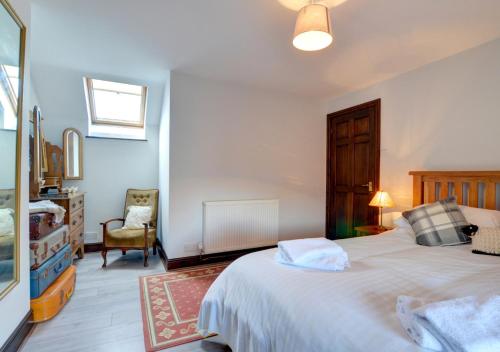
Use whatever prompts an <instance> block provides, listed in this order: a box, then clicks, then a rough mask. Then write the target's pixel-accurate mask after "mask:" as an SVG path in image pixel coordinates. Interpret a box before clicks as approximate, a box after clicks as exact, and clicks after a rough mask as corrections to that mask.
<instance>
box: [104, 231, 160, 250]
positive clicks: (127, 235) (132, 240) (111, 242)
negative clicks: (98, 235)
mask: <svg viewBox="0 0 500 352" xmlns="http://www.w3.org/2000/svg"><path fill="white" fill-rule="evenodd" d="M155 241H156V229H154V228H150V229H149V231H148V246H152V245H153V243H154V242H155ZM106 247H123V248H126V247H128V248H142V247H144V229H134V230H128V229H121V228H118V229H114V230H108V233H107V234H106Z"/></svg>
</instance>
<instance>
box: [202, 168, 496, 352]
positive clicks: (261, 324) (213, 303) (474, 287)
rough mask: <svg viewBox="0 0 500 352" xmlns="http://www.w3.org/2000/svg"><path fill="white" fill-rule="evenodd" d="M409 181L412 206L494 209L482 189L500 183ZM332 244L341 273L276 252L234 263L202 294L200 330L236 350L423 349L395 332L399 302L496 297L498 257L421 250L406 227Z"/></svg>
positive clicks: (445, 176) (447, 178)
mask: <svg viewBox="0 0 500 352" xmlns="http://www.w3.org/2000/svg"><path fill="white" fill-rule="evenodd" d="M413 175H414V204H415V205H418V204H421V203H423V202H426V201H428V200H429V199H430V200H433V199H435V198H439V197H444V196H447V195H448V194H450V193H455V192H460V193H461V195H460V198H459V202H460V203H462V204H463V203H465V202H467V204H469V205H475V206H476V207H477V206H478V205H480V204H479V203H482V202H484V203H485V204H486V203H488V206H489V207H490V208H491V207H492V206H493V203H492V202H491V199H492V196H491V192H495V190H496V186H495V187H491V186H489V185H488V183H495V184H496V183H500V173H498V174H496V175H495V176H494V177H492V176H491V175H485V174H481V175H472V174H470V173H453V174H452V173H442V174H440V175H429V174H428V173H426V174H424V173H419V174H418V175H417V174H413ZM476 177H477V178H476ZM482 177H486V178H485V179H480V178H482ZM438 178H439V179H438ZM459 183H460V184H459ZM482 183H485V185H484V186H481V184H482ZM476 187H477V188H476ZM443 188H446V189H447V190H446V192H445V191H444V190H443ZM457 190H458V191H457ZM474 192H476V194H472V193H474ZM471 194H472V195H471ZM457 198H458V197H457ZM415 199H417V200H415ZM487 199H489V201H487ZM475 202H477V203H475ZM337 243H338V244H339V245H341V246H342V247H343V248H344V249H345V250H346V251H347V253H348V254H349V257H350V261H351V268H350V269H348V270H346V271H344V272H321V271H312V270H307V269H298V268H292V267H289V266H285V265H281V264H278V263H276V262H275V261H274V254H275V252H276V249H270V250H266V251H261V252H256V253H253V254H249V255H247V256H244V257H242V258H240V259H238V260H236V261H235V262H233V263H232V264H231V265H230V266H229V267H228V268H227V269H226V270H225V271H224V272H223V273H222V274H221V275H220V276H219V277H218V278H217V280H216V281H215V282H214V284H213V285H212V286H211V287H210V289H209V291H208V292H207V295H206V296H205V298H204V300H203V302H202V305H201V310H200V316H199V322H198V325H199V328H200V330H201V331H202V332H204V333H208V332H215V333H217V334H219V335H221V337H222V339H224V340H225V341H226V342H227V343H228V344H229V346H230V347H231V348H232V349H233V351H235V352H247V351H249V352H268V351H269V352H271V351H273V352H281V351H283V352H285V351H286V352H294V351H298V352H302V351H304V352H305V351H388V352H389V351H398V352H401V351H420V350H421V349H420V348H419V347H418V346H417V345H415V344H413V343H412V342H411V340H410V339H409V338H408V337H407V336H406V333H405V332H404V331H403V329H402V328H401V327H400V324H399V321H398V319H397V317H396V312H395V305H396V298H397V296H399V295H409V296H416V297H421V298H424V299H426V300H430V301H438V300H445V299H451V298H458V297H463V296H468V295H489V294H499V293H500V275H499V274H498V273H499V271H500V258H499V257H495V256H487V255H477V254H472V253H471V248H470V245H461V246H453V247H423V246H418V245H416V244H415V239H414V236H413V235H412V234H411V231H409V230H408V229H405V228H397V229H395V230H391V231H388V232H385V233H383V234H380V235H377V236H371V237H363V238H353V239H344V240H339V241H337Z"/></svg>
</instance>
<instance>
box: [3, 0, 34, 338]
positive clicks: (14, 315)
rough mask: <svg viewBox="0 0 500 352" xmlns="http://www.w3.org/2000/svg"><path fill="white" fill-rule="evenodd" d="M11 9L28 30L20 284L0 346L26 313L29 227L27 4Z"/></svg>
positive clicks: (6, 313) (9, 302)
mask: <svg viewBox="0 0 500 352" xmlns="http://www.w3.org/2000/svg"><path fill="white" fill-rule="evenodd" d="M10 3H11V5H12V6H13V7H14V9H15V10H16V12H17V14H18V15H19V16H20V17H21V19H22V20H23V22H24V24H25V25H26V27H27V28H28V32H27V38H26V57H25V71H24V73H25V81H24V101H23V122H22V151H21V153H22V159H21V160H22V163H21V208H20V214H19V216H20V219H21V222H20V225H21V226H20V229H19V230H20V231H19V233H20V243H19V245H20V250H19V252H20V258H19V265H20V282H19V284H18V285H17V286H15V287H14V289H13V290H12V291H11V292H10V293H9V294H8V295H7V296H5V297H4V298H3V299H2V300H0V317H1V318H0V346H2V345H3V344H4V343H5V341H6V340H7V339H8V338H9V336H10V334H11V333H12V332H13V331H14V330H15V328H16V327H17V325H18V324H19V323H20V322H21V320H22V319H23V318H24V316H25V315H26V313H28V311H29V309H30V297H29V292H30V283H29V236H28V233H29V224H28V219H29V216H28V197H29V196H28V195H29V183H28V182H29V181H28V174H29V172H28V153H29V147H28V127H29V125H28V111H29V106H30V104H31V103H30V90H31V88H30V85H31V82H30V31H29V28H30V21H31V16H30V2H29V1H28V0H10Z"/></svg>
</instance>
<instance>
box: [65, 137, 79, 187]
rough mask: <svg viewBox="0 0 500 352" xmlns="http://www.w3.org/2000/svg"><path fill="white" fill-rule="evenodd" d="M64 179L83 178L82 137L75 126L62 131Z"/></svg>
mask: <svg viewBox="0 0 500 352" xmlns="http://www.w3.org/2000/svg"><path fill="white" fill-rule="evenodd" d="M63 154H64V179H65V180H83V137H82V134H81V133H80V131H78V130H77V129H75V128H67V129H65V130H64V133H63Z"/></svg>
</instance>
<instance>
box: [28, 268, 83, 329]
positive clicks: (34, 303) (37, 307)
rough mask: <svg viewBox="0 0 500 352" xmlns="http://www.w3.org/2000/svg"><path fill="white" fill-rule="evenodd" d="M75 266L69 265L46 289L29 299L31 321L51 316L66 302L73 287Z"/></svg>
mask: <svg viewBox="0 0 500 352" xmlns="http://www.w3.org/2000/svg"><path fill="white" fill-rule="evenodd" d="M75 282H76V267H75V266H74V265H71V266H70V267H69V268H67V269H66V270H65V271H64V272H63V273H62V274H61V276H59V277H58V278H57V280H56V281H54V283H53V284H52V285H50V286H49V287H48V288H47V290H46V291H45V292H44V293H43V295H41V296H40V297H38V298H36V299H32V300H31V310H32V311H33V317H32V319H33V322H34V323H39V322H42V321H46V320H49V319H51V318H53V317H54V316H55V315H56V314H57V313H59V312H60V311H61V309H62V308H63V307H64V305H65V304H66V303H67V302H68V300H69V299H70V298H71V295H72V294H73V291H74V289H75Z"/></svg>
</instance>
